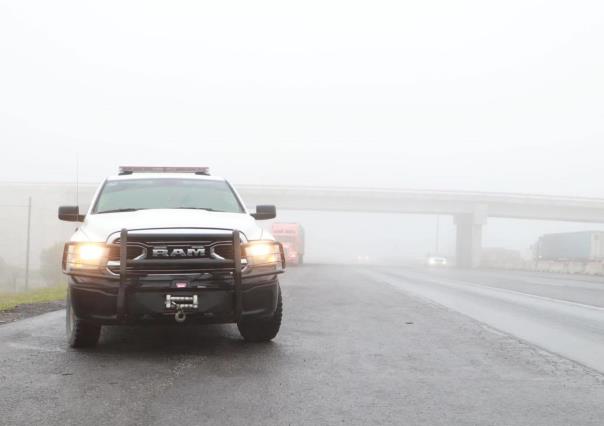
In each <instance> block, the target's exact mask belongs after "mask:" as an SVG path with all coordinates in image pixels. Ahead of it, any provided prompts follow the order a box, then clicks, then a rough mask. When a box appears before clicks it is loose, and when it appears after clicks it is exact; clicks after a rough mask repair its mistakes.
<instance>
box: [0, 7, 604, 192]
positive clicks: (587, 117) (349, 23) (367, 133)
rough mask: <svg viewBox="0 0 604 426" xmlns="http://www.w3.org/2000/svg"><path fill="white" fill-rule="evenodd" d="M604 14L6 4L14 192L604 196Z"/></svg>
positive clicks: (9, 163)
mask: <svg viewBox="0 0 604 426" xmlns="http://www.w3.org/2000/svg"><path fill="white" fill-rule="evenodd" d="M603 18H604V4H603V3H602V2H601V1H591V2H582V1H564V2H561V1H551V0H548V1H545V0H544V1H537V0H522V1H506V2H492V1H491V2H488V1H484V0H483V1H467V0H458V1H447V0H442V1H414V2H402V1H393V2H379V1H365V2H353V1H339V2H335V1H334V2H330V1H325V0H322V1H316V2H315V1H304V2H295V3H294V2H284V1H275V2H250V1H243V2H230V1H212V2H201V1H190V2H185V1H161V2H151V1H141V2H127V1H117V2H108V1H103V2H90V3H89V2H84V1H81V0H77V1H52V2H49V1H26V0H14V1H5V0H0V143H1V144H2V167H0V180H11V181H15V180H16V181H41V180H45V181H46V180H47V181H71V180H73V179H74V174H75V160H76V156H78V155H79V159H80V173H81V180H83V181H90V182H95V181H98V180H100V179H101V178H102V177H104V176H105V175H107V174H110V173H113V172H114V171H115V170H116V168H117V166H118V165H119V164H125V163H128V164H156V165H179V164H181V165H183V164H190V165H209V166H211V167H212V168H213V169H214V170H215V171H216V173H217V174H221V175H225V176H227V177H229V178H231V180H233V181H235V182H238V183H270V184H279V183H291V184H306V185H333V186H335V185H338V186H339V185H345V186H393V187H403V188H432V189H462V190H463V189H465V190H486V191H513V192H539V193H552V194H567V195H587V196H600V197H604V185H603V184H602V182H604V172H603V171H602V160H603V154H604V149H603V148H602V144H603V141H604V55H603V54H602V52H603V46H604V19H603Z"/></svg>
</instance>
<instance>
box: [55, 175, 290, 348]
mask: <svg viewBox="0 0 604 426" xmlns="http://www.w3.org/2000/svg"><path fill="white" fill-rule="evenodd" d="M275 216H276V209H275V206H272V205H260V206H257V207H256V211H255V212H250V211H248V209H247V208H246V207H245V204H244V203H243V201H242V199H241V197H240V196H239V194H238V193H237V191H236V190H235V189H234V188H233V186H231V184H230V183H229V182H228V181H227V180H225V179H223V178H220V177H215V176H210V174H209V170H208V168H206V167H192V168H188V167H187V168H183V167H121V168H120V170H119V174H118V175H115V176H112V177H109V178H107V179H106V180H105V181H104V182H103V183H102V184H101V185H100V187H99V189H98V190H97V192H96V194H95V196H94V198H93V200H92V204H91V206H90V208H89V209H88V211H87V212H86V213H85V214H81V213H80V211H79V207H78V206H63V207H60V208H59V218H60V219H61V220H65V221H72V222H80V223H81V225H80V226H79V228H77V230H76V231H75V233H74V234H73V236H72V237H71V239H70V241H69V242H67V243H66V244H65V249H64V253H63V271H64V273H65V274H66V275H67V276H68V283H69V286H68V296H67V309H66V315H67V318H66V329H67V338H68V341H69V344H70V345H71V346H72V347H85V346H93V345H95V344H96V343H97V341H98V340H99V336H100V332H101V328H102V326H104V325H120V324H162V323H174V324H215V323H235V324H237V327H238V329H239V331H240V333H241V335H242V337H243V338H244V339H245V340H247V341H253V342H259V341H268V340H271V339H273V338H274V337H275V336H276V335H277V333H278V331H279V328H280V325H281V319H282V314H283V302H282V295H281V288H280V285H279V280H278V275H279V274H281V273H283V272H284V271H285V258H284V255H283V248H282V246H281V244H280V243H278V242H277V241H275V239H274V238H273V236H272V235H271V234H270V233H268V232H267V231H265V230H263V229H262V228H261V227H260V226H259V225H258V223H257V221H259V220H265V219H273V218H274V217H275Z"/></svg>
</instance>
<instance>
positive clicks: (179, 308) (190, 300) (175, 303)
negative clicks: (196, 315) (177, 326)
mask: <svg viewBox="0 0 604 426" xmlns="http://www.w3.org/2000/svg"><path fill="white" fill-rule="evenodd" d="M198 301H199V299H198V296H197V295H196V294H194V295H193V296H173V295H171V294H166V309H176V313H175V314H174V320H175V321H176V322H184V321H185V320H186V319H187V314H186V313H185V310H192V309H197V308H198V307H199V303H198Z"/></svg>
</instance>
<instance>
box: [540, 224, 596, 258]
mask: <svg viewBox="0 0 604 426" xmlns="http://www.w3.org/2000/svg"><path fill="white" fill-rule="evenodd" d="M534 250H535V257H536V259H537V260H574V261H592V260H602V259H604V232H602V231H581V232H565V233H558V234H545V235H542V236H541V237H540V238H539V240H538V241H537V244H536V245H535V247H534Z"/></svg>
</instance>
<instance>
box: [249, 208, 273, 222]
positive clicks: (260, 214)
mask: <svg viewBox="0 0 604 426" xmlns="http://www.w3.org/2000/svg"><path fill="white" fill-rule="evenodd" d="M252 217H253V218H254V219H256V220H267V219H274V218H276V217H277V208H276V207H275V206H271V205H260V206H256V213H252Z"/></svg>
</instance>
